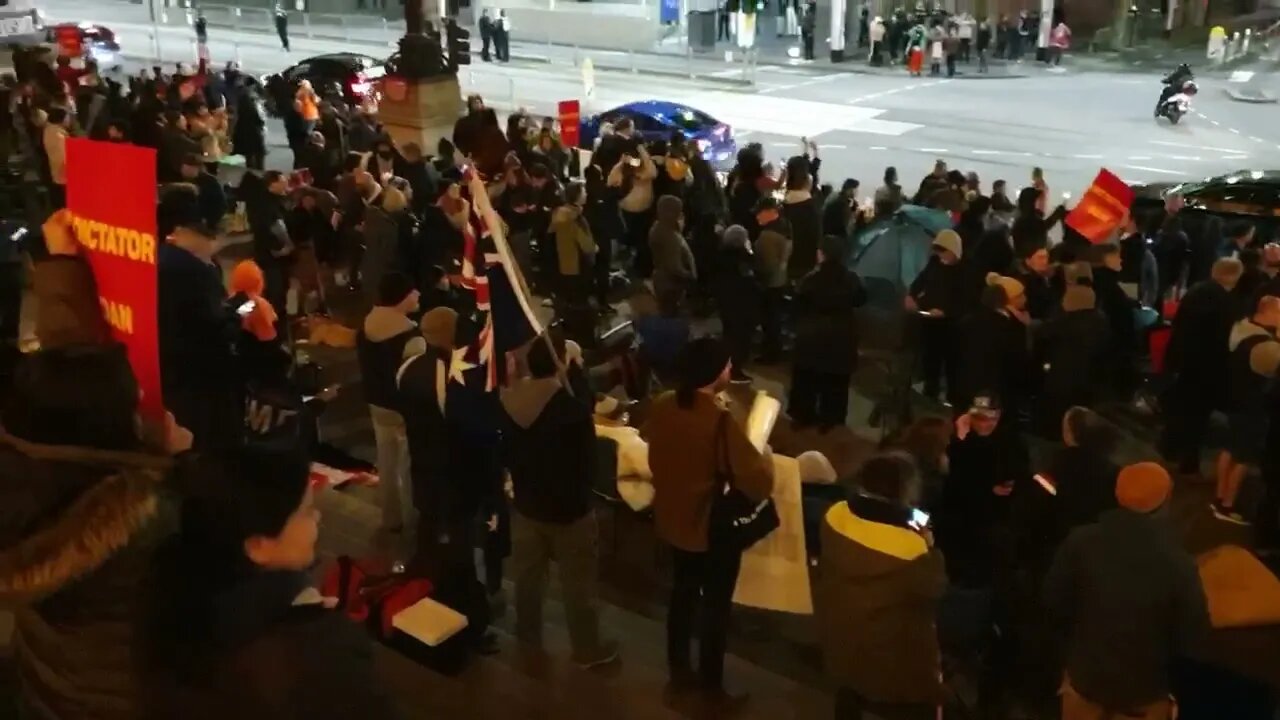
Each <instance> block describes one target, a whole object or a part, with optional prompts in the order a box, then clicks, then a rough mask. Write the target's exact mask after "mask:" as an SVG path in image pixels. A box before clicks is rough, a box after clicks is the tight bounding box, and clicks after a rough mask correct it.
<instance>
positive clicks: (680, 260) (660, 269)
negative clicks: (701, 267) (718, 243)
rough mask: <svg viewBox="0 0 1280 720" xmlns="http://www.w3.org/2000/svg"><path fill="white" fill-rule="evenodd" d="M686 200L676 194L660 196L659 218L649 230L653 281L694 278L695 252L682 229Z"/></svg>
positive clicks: (695, 268) (695, 275)
mask: <svg viewBox="0 0 1280 720" xmlns="http://www.w3.org/2000/svg"><path fill="white" fill-rule="evenodd" d="M683 211H684V201H682V200H681V199H680V198H678V197H676V196H674V195H663V196H662V197H660V198H658V210H657V218H656V219H655V220H654V223H653V227H651V228H650V229H649V250H650V251H651V252H652V253H653V277H654V282H655V283H658V282H659V281H660V279H661V280H665V281H672V280H675V281H679V280H693V279H694V278H695V277H697V274H698V273H697V267H696V266H695V265H694V262H693V252H692V251H690V250H689V244H688V243H687V242H685V239H684V235H683V234H682V233H681V231H680V216H681V213H682V212H683Z"/></svg>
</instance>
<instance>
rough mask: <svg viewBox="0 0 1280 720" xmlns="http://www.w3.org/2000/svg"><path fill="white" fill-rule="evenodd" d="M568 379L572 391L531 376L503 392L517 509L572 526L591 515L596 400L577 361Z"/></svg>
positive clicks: (505, 450) (506, 454) (505, 441)
mask: <svg viewBox="0 0 1280 720" xmlns="http://www.w3.org/2000/svg"><path fill="white" fill-rule="evenodd" d="M567 377H568V380H569V383H570V386H569V388H566V387H565V386H564V385H563V384H562V383H561V381H560V379H559V378H554V377H551V378H526V379H522V380H519V381H517V382H515V383H513V384H512V385H511V386H510V387H508V388H505V389H503V390H502V394H501V401H502V409H503V422H502V429H503V432H502V457H503V464H504V465H505V466H506V468H507V471H508V472H509V473H511V485H512V488H513V490H514V492H515V508H516V510H517V511H518V512H519V513H520V514H521V515H523V516H525V517H527V518H530V519H532V520H538V521H541V522H548V523H565V524H568V523H572V522H574V521H576V520H578V519H580V518H582V517H583V516H584V515H586V514H587V513H588V512H590V511H591V489H592V485H593V484H594V481H595V479H596V449H595V442H596V431H595V425H594V422H593V420H592V415H591V413H592V401H593V397H594V396H593V395H592V394H591V390H590V388H589V387H587V384H586V378H585V377H583V374H582V368H580V367H578V365H577V364H576V363H572V362H571V363H570V364H569V368H568V370H567Z"/></svg>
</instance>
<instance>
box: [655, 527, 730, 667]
mask: <svg viewBox="0 0 1280 720" xmlns="http://www.w3.org/2000/svg"><path fill="white" fill-rule="evenodd" d="M671 553H672V560H673V563H674V567H673V572H672V575H673V577H672V579H671V607H670V608H669V609H668V610H667V664H668V666H669V667H670V669H671V674H672V676H673V677H675V676H678V675H687V674H689V673H690V672H691V671H692V669H693V660H692V657H693V653H692V651H693V628H694V623H695V618H696V619H697V620H696V622H697V626H698V653H699V661H698V676H699V679H700V680H701V681H702V683H703V685H705V686H706V687H708V688H712V689H714V688H719V687H721V686H723V684H724V653H725V649H726V647H727V645H728V636H729V610H730V608H731V607H732V605H733V588H734V586H735V585H737V584H738V570H739V569H740V568H741V566H742V555H741V553H738V552H732V551H724V550H708V551H707V552H688V551H685V550H679V549H676V548H672V550H671ZM699 606H701V607H699ZM699 610H701V612H702V614H701V616H699V615H698V612H699Z"/></svg>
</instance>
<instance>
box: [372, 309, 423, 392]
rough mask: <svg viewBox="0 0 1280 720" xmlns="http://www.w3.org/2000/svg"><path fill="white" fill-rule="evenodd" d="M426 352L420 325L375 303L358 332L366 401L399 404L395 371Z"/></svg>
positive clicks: (400, 313)
mask: <svg viewBox="0 0 1280 720" xmlns="http://www.w3.org/2000/svg"><path fill="white" fill-rule="evenodd" d="M426 351H427V341H426V340H425V339H424V338H423V337H422V336H421V335H419V334H418V327H417V325H415V324H414V322H413V321H412V320H410V319H409V317H408V316H406V315H405V314H404V313H402V312H400V311H399V310H397V309H395V308H394V307H384V306H381V305H378V306H375V307H374V308H373V309H372V310H370V311H369V314H368V315H366V316H365V318H364V325H363V326H362V327H361V328H360V332H359V333H358V334H357V335H356V356H357V358H358V359H359V361H360V378H361V380H362V382H363V384H364V397H365V401H366V402H368V403H369V404H370V405H374V406H376V407H380V408H386V409H389V410H393V409H395V408H397V407H399V404H398V403H399V398H398V391H397V389H396V372H397V371H398V370H399V369H400V365H401V364H402V363H403V362H404V360H405V359H406V358H410V357H413V356H414V355H421V354H422V353H424V352H426Z"/></svg>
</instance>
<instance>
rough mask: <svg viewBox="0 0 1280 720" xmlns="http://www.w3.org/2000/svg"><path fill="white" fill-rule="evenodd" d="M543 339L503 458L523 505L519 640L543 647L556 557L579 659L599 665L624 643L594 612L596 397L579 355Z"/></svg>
mask: <svg viewBox="0 0 1280 720" xmlns="http://www.w3.org/2000/svg"><path fill="white" fill-rule="evenodd" d="M544 340H545V342H544V341H539V340H535V341H534V342H533V345H532V346H531V347H530V348H529V354H528V367H529V373H530V377H528V378H524V379H521V380H518V381H516V382H515V383H513V384H512V385H511V386H510V387H507V388H504V389H503V390H502V394H501V400H502V409H503V411H504V413H503V414H504V418H503V423H502V456H503V458H504V461H505V464H506V469H507V472H508V473H509V474H510V477H511V486H512V489H513V491H514V506H515V511H514V512H513V513H511V532H512V551H513V555H512V558H511V566H512V567H511V571H512V577H513V579H514V580H515V591H516V637H518V638H519V639H520V641H521V642H523V643H525V644H527V645H529V646H530V647H531V648H537V649H541V648H542V626H543V623H542V599H543V596H544V595H545V594H546V590H547V575H548V572H549V569H550V565H551V562H552V561H553V560H554V561H555V563H556V566H557V567H558V568H559V570H558V572H559V575H560V585H561V587H562V588H563V592H564V605H565V614H566V616H567V618H568V627H569V641H570V644H571V645H572V647H573V660H574V662H575V663H577V664H578V665H579V666H580V667H584V668H591V667H597V666H600V665H604V664H607V663H611V662H613V661H614V660H616V659H617V657H618V646H617V644H616V643H613V642H608V641H601V640H600V623H599V617H598V615H597V612H596V560H597V558H596V540H597V533H598V528H597V525H596V517H595V513H594V512H593V511H592V490H591V489H592V487H593V485H594V479H595V474H596V472H598V471H597V469H596V433H595V426H594V424H593V420H592V415H591V413H592V403H593V402H594V395H592V393H591V388H590V387H589V386H588V385H587V382H586V375H585V374H584V371H583V368H582V351H581V349H580V348H578V347H577V346H576V345H574V344H572V343H566V342H565V341H564V339H563V338H562V337H558V336H553V337H551V338H545V339H544ZM566 345H567V346H568V347H567V348H566ZM553 352H554V354H553ZM557 355H558V356H559V357H558V358H557ZM561 368H563V372H562V371H561Z"/></svg>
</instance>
